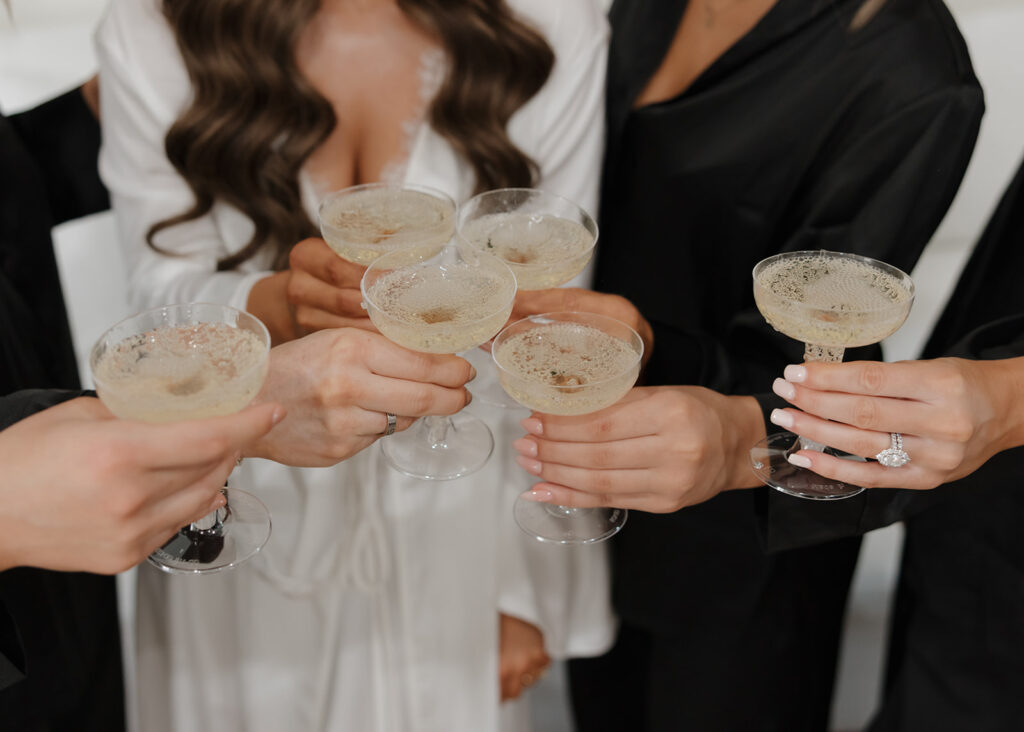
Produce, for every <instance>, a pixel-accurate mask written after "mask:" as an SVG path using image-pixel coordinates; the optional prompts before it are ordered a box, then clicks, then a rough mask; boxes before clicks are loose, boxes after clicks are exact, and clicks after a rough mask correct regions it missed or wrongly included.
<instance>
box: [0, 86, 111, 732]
mask: <svg viewBox="0 0 1024 732" xmlns="http://www.w3.org/2000/svg"><path fill="white" fill-rule="evenodd" d="M98 152H99V126H98V124H97V123H96V120H95V119H94V118H93V117H92V114H91V112H90V111H89V109H88V108H87V107H86V106H85V104H84V102H83V101H82V97H81V94H80V93H79V91H78V90H77V89H76V90H74V91H72V92H69V93H68V94H66V95H64V96H62V97H59V98H57V99H55V100H53V101H51V102H48V103H46V104H44V105H41V106H39V107H37V108H35V109H33V110H30V111H28V112H25V113H22V114H19V115H14V116H12V117H10V118H5V117H3V116H2V115H0V173H2V174H0V429H3V428H5V427H7V426H9V425H10V424H11V423H13V422H14V421H16V420H18V419H21V418H22V417H25V416H27V415H29V414H32V413H34V412H36V411H39V410H41V409H44V408H45V407H47V406H50V405H52V404H56V403H58V402H60V401H63V400H64V399H67V398H70V397H72V396H75V395H76V392H59V391H38V390H36V391H27V392H26V391H22V392H18V393H17V394H11V395H9V396H6V397H3V396H2V395H5V394H10V392H14V391H15V390H18V389H26V388H29V387H77V385H78V375H77V374H78V372H77V366H76V363H75V358H74V351H73V349H72V344H71V336H70V330H69V328H68V322H67V317H66V314H65V311H64V302H63V297H62V295H61V290H60V279H59V277H58V273H57V267H56V261H55V259H54V254H53V246H52V242H51V239H50V229H51V227H52V226H53V225H54V224H56V223H59V222H61V221H64V220H67V219H70V218H75V217H78V216H83V215H85V214H89V213H93V212H96V211H101V210H103V209H105V208H107V206H108V203H107V194H106V190H105V189H104V187H103V185H102V183H100V180H99V176H98V174H97V172H96V157H97V154H98ZM67 469H68V470H69V471H71V470H74V466H72V465H69V466H67ZM123 728H124V700H123V686H122V677H121V646H120V636H119V630H118V622H117V600H116V595H115V587H114V579H113V578H112V577H100V576H97V575H91V574H84V573H75V572H49V571H46V570H40V569H33V568H27V567H20V568H15V569H10V570H7V571H4V572H0V730H12V731H13V730H17V731H18V732H58V731H59V732H63V731H64V730H74V731H75V732H79V731H83V732H84V731H92V730H96V731H97V732H116V731H117V730H120V729H123Z"/></svg>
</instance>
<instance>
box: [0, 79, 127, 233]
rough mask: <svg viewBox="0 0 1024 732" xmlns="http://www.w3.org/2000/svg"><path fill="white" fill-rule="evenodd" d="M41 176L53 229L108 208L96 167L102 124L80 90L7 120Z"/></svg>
mask: <svg viewBox="0 0 1024 732" xmlns="http://www.w3.org/2000/svg"><path fill="white" fill-rule="evenodd" d="M8 120H9V121H10V122H11V124H12V125H13V126H14V128H15V130H16V131H17V133H18V137H20V138H21V140H22V142H23V143H24V145H25V148H26V149H27V150H28V151H29V153H30V154H31V156H32V159H33V160H34V161H35V163H36V165H37V166H38V167H39V170H40V172H41V174H42V179H43V183H44V184H45V186H46V197H47V202H48V204H49V209H50V214H51V216H52V217H53V223H54V224H60V223H62V222H64V221H70V220H71V219H76V218H79V217H82V216H87V215H89V214H93V213H98V212H100V211H105V210H107V208H109V207H110V200H109V198H108V196H107V189H106V188H104V186H103V182H102V181H101V180H100V177H99V173H98V172H97V168H96V159H97V156H98V155H99V150H100V125H99V122H98V121H97V119H96V118H95V117H94V116H93V114H92V110H90V109H89V107H88V105H86V103H85V99H84V98H83V97H82V92H81V89H79V88H77V87H76V88H75V89H72V90H71V91H68V92H65V93H64V94H62V95H60V96H58V97H56V98H54V99H51V100H49V101H47V102H44V103H43V104H40V105H39V106H38V107H35V108H33V109H29V110H27V111H25V112H21V113H19V114H14V115H11V116H10V117H8Z"/></svg>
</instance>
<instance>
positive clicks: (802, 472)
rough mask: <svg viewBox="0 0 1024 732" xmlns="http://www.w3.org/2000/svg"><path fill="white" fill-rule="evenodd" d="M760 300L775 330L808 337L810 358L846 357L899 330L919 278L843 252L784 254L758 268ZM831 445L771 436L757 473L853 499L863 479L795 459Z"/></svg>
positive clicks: (821, 495) (755, 454)
mask: <svg viewBox="0 0 1024 732" xmlns="http://www.w3.org/2000/svg"><path fill="white" fill-rule="evenodd" d="M753 275H754V300H755V302H756V303H757V307H758V310H760V311H761V314H762V315H763V316H764V318H765V320H767V321H768V323H769V325H771V326H772V327H773V328H775V330H777V331H779V332H780V333H784V334H785V335H787V336H789V337H790V338H795V339H797V340H800V341H803V342H804V360H805V361H842V360H843V353H844V351H845V349H846V348H853V347H856V346H867V345H870V344H872V343H877V342H879V341H881V340H882V339H884V338H886V337H887V336H890V335H892V334H893V333H894V332H896V330H898V329H899V327H900V326H901V325H902V324H903V321H904V320H906V318H907V314H908V313H909V312H910V306H911V305H912V304H913V302H914V283H913V282H912V281H911V280H910V277H909V276H908V275H907V274H905V273H904V272H902V271H900V270H899V269H897V268H895V267H892V266H890V265H888V264H885V263H884V262H879V261H878V260H876V259H870V258H868V257H861V256H858V255H855V254H847V253H843V252H829V251H825V250H817V251H797V252H786V253H784V254H777V255H775V256H773V257H768V258H767V259H764V260H762V261H761V262H758V264H757V266H756V267H754V273H753ZM824 449H825V446H824V445H821V444H820V443H817V442H814V441H813V440H808V439H806V438H798V439H797V440H796V441H794V438H793V437H792V435H790V434H789V433H786V432H783V433H777V434H773V435H769V436H768V437H767V438H765V439H764V440H762V441H761V442H759V443H758V444H757V445H755V446H754V448H753V449H752V450H751V453H750V459H751V464H752V465H753V468H754V472H755V473H757V475H758V477H759V478H760V479H761V480H763V481H764V482H765V483H766V484H768V485H770V486H772V487H773V488H775V489H776V490H779V491H782V492H783V493H788V494H789V495H793V496H798V497H800V498H812V499H835V498H848V497H850V496H854V495H856V494H858V493H860V492H861V491H862V490H864V489H863V488H862V487H860V486H855V485H848V484H846V483H843V482H841V481H837V480H832V479H829V478H824V477H822V476H820V475H817V474H816V473H813V472H811V471H810V470H807V469H804V468H799V467H796V466H795V465H792V464H791V463H790V462H789V461H788V460H787V459H786V458H787V456H788V455H789V454H790V453H792V452H795V451H796V450H816V451H818V452H821V451H822V450H824Z"/></svg>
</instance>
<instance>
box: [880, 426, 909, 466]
mask: <svg viewBox="0 0 1024 732" xmlns="http://www.w3.org/2000/svg"><path fill="white" fill-rule="evenodd" d="M889 440H890V443H889V447H887V448H886V449H884V450H882V451H881V452H880V453H878V454H877V455H875V460H877V461H878V462H879V463H881V464H882V465H884V466H885V467H887V468H902V467H903V466H904V465H906V464H907V463H909V462H910V455H908V454H907V453H906V452H905V451H904V450H903V435H901V434H900V433H899V432H892V433H890V434H889Z"/></svg>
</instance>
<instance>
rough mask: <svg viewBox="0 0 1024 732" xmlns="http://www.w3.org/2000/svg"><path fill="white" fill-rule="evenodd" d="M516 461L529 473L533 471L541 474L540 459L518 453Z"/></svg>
mask: <svg viewBox="0 0 1024 732" xmlns="http://www.w3.org/2000/svg"><path fill="white" fill-rule="evenodd" d="M516 462H517V463H519V467H521V468H522V469H523V470H525V471H526V472H527V473H533V474H534V475H540V469H541V467H542V466H541V464H540V461H539V460H532V459H530V458H528V457H523V456H522V455H516Z"/></svg>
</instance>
